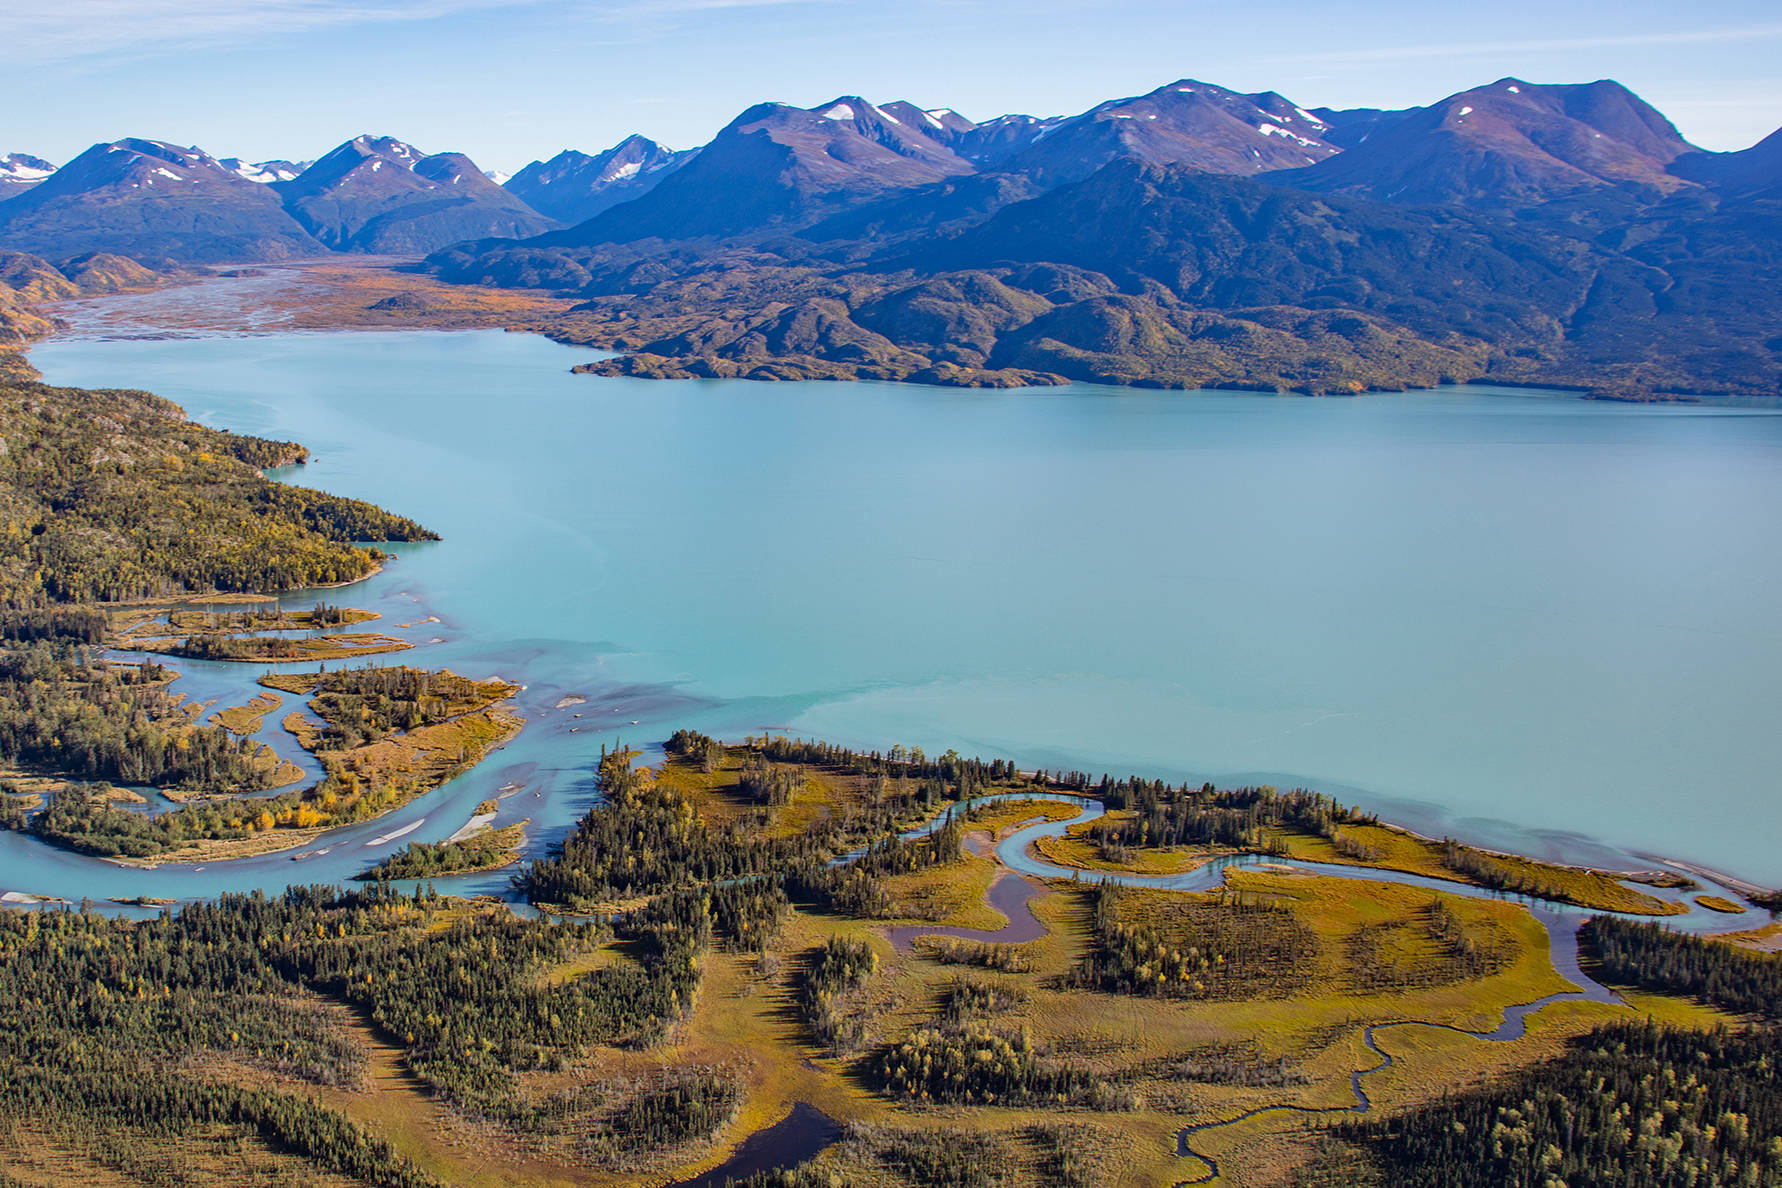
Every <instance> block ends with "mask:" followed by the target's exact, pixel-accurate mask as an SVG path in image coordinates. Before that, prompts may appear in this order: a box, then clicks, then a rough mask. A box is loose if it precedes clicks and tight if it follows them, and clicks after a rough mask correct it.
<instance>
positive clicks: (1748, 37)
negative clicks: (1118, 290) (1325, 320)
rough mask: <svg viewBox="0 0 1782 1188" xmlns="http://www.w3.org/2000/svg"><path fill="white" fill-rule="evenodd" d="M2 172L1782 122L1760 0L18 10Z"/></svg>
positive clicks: (316, 4)
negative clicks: (876, 138)
mask: <svg viewBox="0 0 1782 1188" xmlns="http://www.w3.org/2000/svg"><path fill="white" fill-rule="evenodd" d="M0 69H3V70H4V72H5V74H6V77H7V78H8V80H9V86H8V90H9V92H10V93H9V95H8V99H9V102H8V103H7V104H6V105H5V109H6V110H5V115H4V116H3V117H0V154H5V153H7V152H27V153H32V154H35V155H37V156H42V157H47V158H49V159H50V160H52V161H55V162H57V163H58V164H59V163H62V162H64V161H66V160H68V159H69V158H71V157H73V156H74V155H76V154H77V153H79V152H80V151H81V150H83V149H85V148H86V147H87V146H88V145H90V144H93V143H95V142H99V141H108V140H113V139H116V138H119V137H123V136H144V137H151V138H154V139H158V140H168V141H173V142H176V143H178V144H182V145H187V144H195V145H198V146H200V147H202V148H204V149H206V150H208V151H210V152H211V153H213V154H215V155H216V156H219V157H224V156H229V157H235V156H239V157H245V158H247V159H249V160H265V159H269V158H285V159H290V160H304V159H310V158H314V157H316V156H319V155H320V154H322V153H324V152H326V151H327V150H328V149H330V148H332V147H333V146H334V145H336V144H339V143H340V142H342V141H344V140H347V139H349V138H351V137H353V136H355V135H357V134H359V133H361V132H372V133H376V134H380V135H383V134H387V135H394V136H398V137H400V138H402V139H404V140H407V141H409V142H411V143H413V144H415V145H417V146H418V147H420V148H421V149H422V150H424V151H426V152H445V151H457V152H465V153H468V154H470V156H471V157H472V158H473V159H475V160H476V161H477V163H478V164H479V165H481V166H483V167H484V168H485V169H501V170H505V171H509V172H511V171H513V170H515V169H518V168H519V167H520V166H522V165H524V164H525V163H526V162H528V161H530V160H533V159H535V158H543V157H549V156H551V155H552V154H554V153H556V152H557V151H558V150H560V149H563V148H578V149H582V150H584V151H589V152H593V151H598V150H599V149H601V148H605V147H607V146H608V145H611V144H613V143H616V142H617V141H618V140H620V139H622V138H623V137H624V136H626V135H627V134H629V133H632V132H641V133H643V134H644V135H646V136H650V137H653V138H655V139H657V140H660V141H662V142H664V143H666V144H669V145H671V146H673V147H676V148H681V147H687V146H691V145H696V144H702V143H704V142H705V141H706V140H708V139H710V137H711V136H712V134H713V133H714V132H716V131H717V130H718V129H719V128H721V127H722V126H723V125H724V124H726V123H728V122H729V121H730V119H731V118H733V117H734V116H735V115H736V114H737V113H738V112H740V111H741V110H742V109H743V108H745V107H747V106H749V105H750V104H753V103H756V102H760V101H762V100H769V99H772V100H781V101H784V102H789V103H795V104H798V105H799V106H804V107H810V106H815V105H816V104H818V103H821V102H824V101H826V100H829V99H832V98H834V97H836V96H838V95H844V94H857V95H861V96H863V97H865V98H867V99H869V100H871V101H874V102H881V103H882V102H889V101H891V100H893V99H909V100H912V101H914V102H917V103H919V104H921V105H922V106H924V107H951V108H954V109H956V110H958V111H960V112H961V113H963V114H965V115H966V116H969V117H971V118H973V119H987V118H989V117H991V116H995V115H1000V114H1003V113H1006V112H1026V113H1029V114H1033V115H1065V114H1072V113H1075V112H1078V111H1082V110H1084V109H1086V108H1088V107H1091V106H1093V105H1094V104H1096V103H1098V102H1101V101H1102V100H1104V99H1109V98H1115V97H1119V96H1124V95H1133V94H1139V93H1143V92H1145V91H1149V90H1152V89H1154V88H1156V87H1159V86H1162V85H1163V84H1165V83H1168V82H1171V81H1173V80H1175V79H1178V78H1185V77H1186V78H1198V79H1201V80H1203V81H1206V82H1211V83H1217V84H1220V85H1222V86H1228V87H1232V88H1234V89H1237V90H1243V91H1259V90H1275V91H1279V92H1281V93H1282V94H1284V95H1286V96H1287V97H1288V98H1290V99H1292V100H1293V101H1294V102H1296V103H1298V104H1300V105H1301V106H1303V107H1319V106H1328V107H1408V106H1413V105H1417V104H1423V103H1429V102H1432V101H1434V100H1436V99H1439V98H1441V97H1443V96H1444V95H1448V94H1452V93H1453V92H1455V91H1458V90H1464V89H1466V88H1467V87H1471V86H1477V85H1480V84H1483V83H1488V82H1491V81H1494V80H1495V79H1498V78H1501V77H1504V76H1506V75H1515V76H1517V77H1520V78H1523V79H1527V80H1529V81H1533V82H1582V81H1589V80H1592V79H1597V78H1614V79H1618V80H1619V81H1621V82H1622V83H1625V84H1626V85H1627V86H1629V87H1631V88H1633V90H1635V91H1636V92H1638V93H1639V94H1640V95H1642V96H1643V97H1645V98H1646V99H1647V100H1648V101H1649V102H1651V103H1652V104H1654V105H1655V106H1656V107H1658V108H1659V110H1661V111H1663V112H1664V113H1665V114H1667V115H1668V116H1670V117H1671V119H1672V120H1673V121H1674V122H1675V123H1676V124H1677V126H1678V128H1679V129H1680V130H1681V131H1682V133H1683V135H1684V136H1686V137H1687V138H1689V139H1690V140H1691V141H1693V142H1694V143H1696V144H1698V145H1701V146H1702V147H1704V148H1709V149H1717V150H1727V149H1737V148H1744V147H1747V146H1748V145H1751V144H1753V143H1755V142H1756V141H1758V140H1760V139H1762V138H1763V137H1764V136H1766V135H1768V134H1769V133H1770V132H1772V131H1775V130H1776V129H1777V128H1778V127H1782V5H1778V4H1776V2H1775V0H1697V2H1696V3H1694V4H1687V5H1683V4H1677V3H1675V0H1667V2H1664V3H1658V2H1654V0H1489V2H1488V3H1483V4H1431V3H1429V2H1428V0H1382V2H1375V3H1364V4H1348V5H1340V4H1333V3H1330V2H1329V0H1319V2H1317V3H1312V2H1310V0H1271V2H1269V3H1253V4H1233V3H1230V2H1229V0H1221V2H1219V3H1208V2H1205V0H896V2H895V3H885V2H883V0H613V2H603V0H592V2H590V0H23V2H17V3H8V4H4V5H0Z"/></svg>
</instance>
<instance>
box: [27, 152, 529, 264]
mask: <svg viewBox="0 0 1782 1188" xmlns="http://www.w3.org/2000/svg"><path fill="white" fill-rule="evenodd" d="M32 162H36V163H35V164H33V163H32ZM5 164H6V165H7V166H8V167H9V168H10V169H11V170H12V174H11V175H8V174H6V173H5V172H4V171H0V177H6V176H16V177H17V178H18V179H19V180H18V181H13V182H9V183H6V184H4V185H0V199H3V200H0V247H4V248H10V249H14V250H18V251H26V252H33V253H36V254H38V255H41V256H45V257H48V258H52V259H66V258H71V257H75V256H79V255H82V254H86V253H91V252H113V253H118V254H121V255H128V256H132V257H135V258H137V259H139V260H143V261H145V262H151V263H155V264H157V265H159V264H163V263H171V264H174V265H190V264H209V263H232V262H250V261H268V260H285V259H293V258H301V257H305V256H321V255H326V254H327V253H328V252H330V251H352V252H374V253H379V254H387V255H407V256H417V255H422V254H425V253H427V252H430V251H434V250H436V249H438V248H440V247H443V246H446V245H448V244H453V243H458V242H460V241H463V240H467V239H477V238H487V237H491V236H508V237H516V236H525V235H536V234H539V233H540V232H543V231H546V230H549V229H551V228H553V227H555V226H557V222H556V220H554V219H551V218H549V217H547V216H544V215H541V214H539V213H538V212H537V211H535V210H533V209H532V208H531V207H530V206H528V205H526V203H525V202H524V201H523V200H521V199H520V198H519V197H517V196H516V195H514V194H512V193H510V192H509V191H507V190H504V189H502V188H501V187H500V186H499V185H497V184H496V183H495V182H494V181H492V180H490V179H489V178H488V177H487V176H486V175H485V174H484V173H483V171H482V170H481V169H479V168H477V167H476V165H475V164H474V163H473V162H471V160H470V159H469V158H468V157H465V156H463V155H462V154H459V153H437V154H431V155H430V154H426V153H423V152H421V151H420V150H418V149H416V148H414V147H413V146H412V145H408V144H405V143H403V142H402V141H399V140H395V139H393V138H390V137H371V136H359V137H355V138H354V139H352V140H349V141H347V142H346V143H345V144H343V145H341V146H340V147H338V148H336V149H334V150H333V151H332V152H330V153H328V154H326V155H325V156H323V157H321V158H320V159H319V160H316V161H314V162H306V163H296V162H291V161H256V162H248V161H243V160H241V159H240V158H236V157H226V158H221V159H219V158H216V157H213V156H211V155H210V154H209V153H206V152H204V151H203V150H202V149H198V148H182V147H180V146H178V145H173V144H168V143H166V142H164V141H158V140H140V139H134V138H129V139H124V140H115V141H110V142H107V143H104V144H96V145H94V146H93V147H92V148H90V149H88V150H87V151H86V152H84V153H82V154H81V155H80V156H78V157H76V158H75V159H74V160H72V161H70V162H68V163H67V164H66V165H64V166H62V167H61V168H60V169H57V168H54V167H53V166H50V165H49V164H48V163H47V162H42V161H38V160H37V159H36V158H30V157H25V156H23V155H14V156H12V157H7V158H5Z"/></svg>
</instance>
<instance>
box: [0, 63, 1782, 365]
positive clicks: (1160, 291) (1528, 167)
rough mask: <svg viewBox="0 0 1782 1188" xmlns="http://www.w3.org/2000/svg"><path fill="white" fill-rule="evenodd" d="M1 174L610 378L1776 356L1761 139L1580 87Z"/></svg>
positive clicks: (100, 157) (87, 165)
mask: <svg viewBox="0 0 1782 1188" xmlns="http://www.w3.org/2000/svg"><path fill="white" fill-rule="evenodd" d="M0 164H3V165H5V167H6V169H10V170H12V175H8V174H7V172H6V170H5V169H0V181H3V180H4V179H5V178H7V177H8V176H14V180H11V181H5V182H4V184H0V196H5V197H4V199H3V200H0V247H6V248H14V249H19V250H26V251H33V252H36V253H38V254H40V255H43V256H45V257H47V258H50V259H65V258H69V257H72V256H75V255H78V254H80V253H90V252H94V251H105V252H114V253H119V254H125V255H134V256H137V257H138V258H145V259H146V258H150V257H154V258H157V259H161V258H165V259H171V260H174V261H186V262H202V261H219V260H248V259H277V258H288V257H291V256H297V255H303V254H319V253H322V252H326V251H359V252H376V253H381V254H392V255H410V256H415V255H423V254H427V253H432V254H431V255H430V256H429V258H428V260H427V263H426V267H427V268H429V269H430V270H432V271H434V272H435V273H436V274H438V275H439V276H441V277H443V278H444V279H447V280H455V281H466V282H480V283H488V284H495V285H507V286H518V287H528V288H544V289H554V290H559V291H568V292H575V293H580V294H581V295H583V296H584V298H585V299H586V304H585V306H584V307H583V309H582V310H581V311H580V315H581V316H579V317H578V318H577V319H576V326H577V329H576V330H575V331H574V333H575V334H577V335H580V336H581V338H582V339H583V340H585V341H586V342H588V343H589V344H590V345H599V346H603V347H617V348H620V349H623V350H625V351H626V352H627V354H626V356H625V357H624V358H622V359H617V360H610V361H607V362H605V363H603V364H601V365H600V369H602V370H608V371H626V372H629V373H632V374H660V375H681V374H713V375H753V376H759V377H761V378H769V377H800V376H828V377H837V378H842V377H851V376H878V377H883V378H893V379H928V380H937V381H939V382H949V383H971V384H990V383H1029V382H1056V381H1059V380H1066V379H1074V380H1097V381H1107V382H1118V383H1150V384H1168V385H1182V384H1204V383H1236V384H1242V385H1246V386H1259V387H1269V388H1279V389H1293V390H1304V391H1314V392H1322V391H1353V390H1359V389H1365V388H1369V387H1379V386H1398V385H1402V384H1407V383H1433V382H1439V381H1441V380H1444V379H1474V378H1480V377H1488V378H1497V379H1503V380H1507V381H1513V382H1519V383H1566V384H1574V385H1576V386H1580V387H1584V388H1588V389H1590V390H1592V391H1594V392H1597V393H1598V394H1603V395H1619V396H1627V397H1639V398H1644V397H1649V396H1652V395H1658V394H1664V395H1678V394H1688V393H1695V392H1736V393H1739V394H1742V395H1758V396H1776V395H1778V378H1779V377H1782V365H1779V363H1778V355H1779V354H1782V324H1776V323H1777V322H1778V314H1777V313H1776V312H1775V306H1776V303H1775V302H1774V300H1773V293H1774V292H1775V291H1776V287H1777V281H1778V279H1782V231H1779V230H1778V226H1779V222H1782V220H1779V214H1778V208H1779V207H1782V133H1778V134H1777V135H1776V136H1772V137H1770V138H1769V139H1767V140H1765V141H1763V142H1762V143H1760V144H1758V145H1755V146H1753V147H1752V148H1750V149H1746V150H1743V151H1742V152H1735V153H1710V152H1705V151H1703V150H1701V149H1699V148H1697V147H1695V146H1694V145H1691V144H1689V143H1688V142H1687V141H1686V140H1684V139H1683V137H1682V136H1681V135H1680V134H1679V133H1678V132H1677V130H1676V129H1675V128H1674V127H1673V126H1672V124H1671V123H1670V121H1669V120H1667V119H1666V118H1665V117H1664V116H1663V115H1662V114H1661V113H1659V112H1658V111H1657V110H1655V109H1654V108H1652V107H1651V106H1650V105H1649V104H1647V103H1645V102H1644V101H1643V100H1641V99H1640V98H1639V97H1638V96H1637V95H1634V94H1633V93H1632V92H1630V91H1628V90H1627V89H1626V88H1624V87H1622V86H1620V85H1619V84H1617V83H1614V82H1611V81H1606V80H1604V81H1598V82H1593V83H1585V84H1575V85H1551V84H1534V83H1529V82H1526V81H1524V80H1521V79H1515V78H1505V79H1500V80H1498V81H1496V82H1494V83H1491V84H1488V85H1486V86H1482V87H1476V88H1472V89H1469V90H1466V91H1462V92H1459V93H1457V94H1454V95H1451V96H1448V97H1447V98H1445V99H1442V100H1440V101H1439V102H1436V103H1433V104H1430V105H1429V106H1427V107H1418V108H1410V109H1406V110H1400V111H1386V110H1377V109H1354V110H1342V109H1332V108H1304V107H1300V106H1299V105H1298V104H1296V103H1294V102H1293V101H1292V100H1290V99H1288V98H1286V97H1284V96H1282V95H1280V94H1277V93H1274V92H1259V93H1242V92H1237V91H1232V90H1229V89H1227V88H1223V87H1219V86H1216V85H1213V84H1210V83H1206V82H1202V81H1198V80H1195V79H1181V80H1178V81H1176V82H1173V83H1170V84H1168V85H1166V86H1163V87H1159V88H1157V89H1155V90H1153V91H1150V92H1148V93H1146V94H1143V95H1139V96H1134V97H1130V98H1123V99H1115V100H1110V101H1108V102H1106V103H1102V104H1098V105H1097V106H1095V107H1093V108H1091V109H1090V110H1088V111H1086V112H1083V113H1081V114H1079V115H1076V116H1070V117H1034V116H1027V115H1007V116H1000V117H997V118H995V119H992V120H988V121H985V122H983V123H978V122H975V121H973V120H971V119H968V118H966V117H965V116H964V115H962V114H961V113H959V112H957V111H955V110H953V109H950V108H940V107H925V106H921V105H918V104H915V103H911V102H908V101H897V102H891V103H885V104H882V105H880V104H874V103H871V102H868V101H867V100H865V99H863V98H861V97H859V96H851V95H843V96H838V97H837V98H835V99H834V100H832V101H830V102H827V103H823V104H819V105H817V106H815V107H811V108H801V107H795V106H791V105H787V104H784V103H762V104H757V105H755V106H753V107H750V108H748V109H746V110H745V111H743V112H742V113H741V114H740V115H738V116H737V117H736V118H735V119H734V120H732V121H731V122H730V123H728V124H727V125H725V126H724V127H723V128H722V129H721V130H720V131H719V132H718V133H717V135H716V136H714V137H713V138H712V140H711V141H710V142H709V143H708V144H706V145H704V146H703V147H701V148H698V149H694V150H684V151H674V150H670V149H668V148H666V147H664V146H662V145H660V144H658V143H656V142H654V141H651V140H648V139H646V138H644V137H641V136H631V137H628V138H626V139H625V140H623V141H621V142H620V143H619V144H617V145H615V146H613V147H612V148H610V149H607V150H605V151H604V152H601V153H597V154H586V153H582V152H578V151H575V150H565V151H564V152H562V153H560V154H558V155H557V156H556V157H553V158H551V159H550V160H548V161H535V162H533V163H532V164H530V165H528V166H526V167H525V168H524V169H522V170H520V171H519V172H518V173H516V174H515V175H514V176H513V177H512V178H511V179H508V180H507V182H506V184H505V185H498V184H497V183H496V182H495V180H493V179H491V178H490V177H489V176H487V175H485V174H484V173H483V172H482V171H481V170H479V169H478V168H477V167H476V166H475V165H474V164H473V163H472V162H471V161H470V160H469V159H468V158H466V157H464V156H462V155H460V154H453V153H443V154H435V155H426V154H423V153H421V152H420V151H419V150H416V149H414V148H412V147H411V146H409V145H406V144H404V143H402V142H401V141H397V140H393V139H390V138H387V137H385V138H373V137H369V136H362V137H358V138H355V139H354V140H352V141H349V142H347V143H346V144H343V145H341V146H340V147H339V148H337V149H335V150H334V151H332V152H330V153H328V154H326V155H325V156H323V157H322V158H320V159H319V160H317V161H315V162H313V163H309V164H306V165H296V164H292V163H290V162H282V161H276V162H259V163H252V164H249V163H244V162H241V161H239V160H236V159H233V158H231V159H227V160H222V161H219V160H216V159H214V158H211V157H209V156H208V155H207V154H204V153H202V152H200V151H199V150H197V149H181V148H177V147H175V146H171V145H166V144H163V143H160V142H154V141H138V140H126V141H117V142H112V143H110V144H105V145H97V146H95V147H94V148H93V149H90V150H88V152H86V153H84V154H82V155H81V156H80V157H79V158H77V159H76V160H75V161H73V162H70V163H69V164H68V165H66V166H64V167H63V168H61V169H59V170H57V169H53V168H51V167H49V166H48V165H47V163H45V162H40V161H37V160H36V159H35V158H25V157H22V156H14V157H9V158H5V159H4V162H0ZM566 333H569V332H567V331H566Z"/></svg>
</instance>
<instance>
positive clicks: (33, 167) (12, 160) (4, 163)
mask: <svg viewBox="0 0 1782 1188" xmlns="http://www.w3.org/2000/svg"><path fill="white" fill-rule="evenodd" d="M55 171H56V167H55V166H54V165H52V164H50V163H49V162H48V161H45V160H44V159H43V158H42V157H33V156H32V155H31V154H30V153H8V154H7V155H6V156H4V157H0V200H5V199H7V198H10V197H12V196H13V195H14V194H22V193H24V192H25V191H26V190H28V189H30V188H31V187H32V186H34V185H36V184H37V183H38V182H40V181H42V180H43V179H44V178H46V177H48V176H49V175H50V174H52V173H54V172H55Z"/></svg>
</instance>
